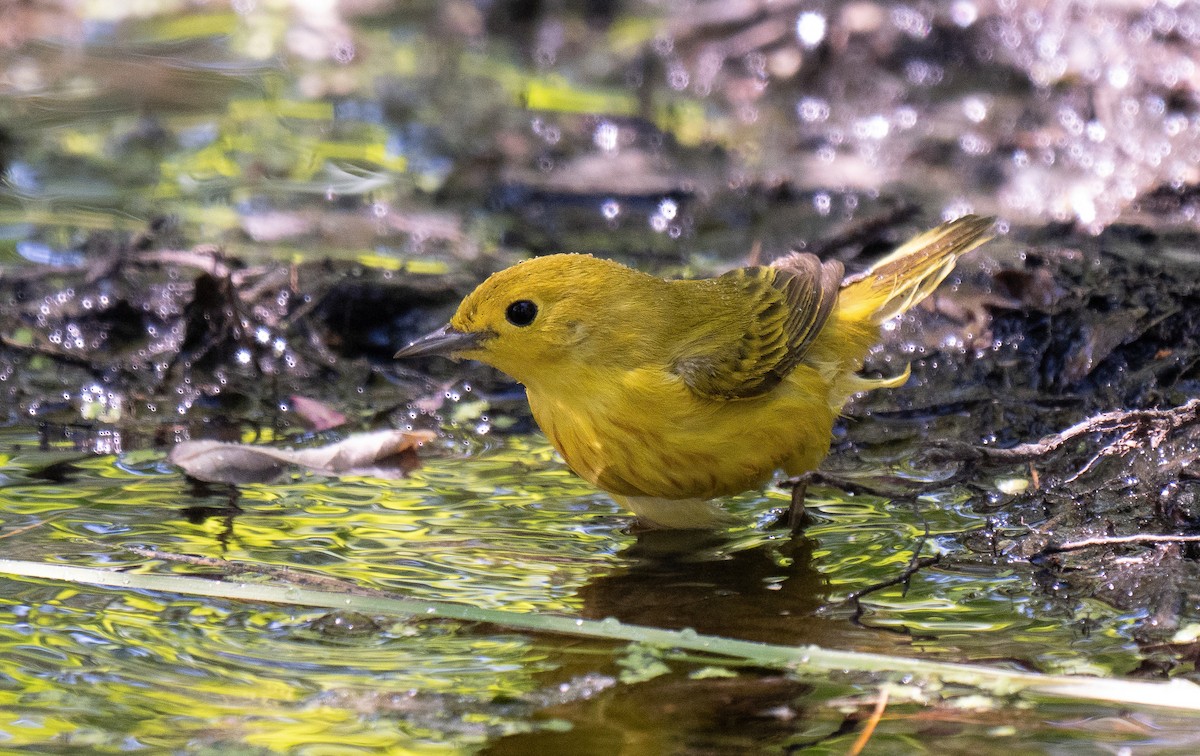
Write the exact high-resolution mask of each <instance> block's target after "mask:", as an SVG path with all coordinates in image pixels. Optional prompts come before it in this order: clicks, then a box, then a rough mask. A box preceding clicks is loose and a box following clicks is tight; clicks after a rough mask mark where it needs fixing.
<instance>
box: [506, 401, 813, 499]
mask: <svg viewBox="0 0 1200 756" xmlns="http://www.w3.org/2000/svg"><path fill="white" fill-rule="evenodd" d="M801 388H803V387H801ZM796 389H797V387H796V386H794V385H791V384H789V383H785V384H784V385H781V387H780V388H779V389H777V390H776V391H772V392H770V393H769V394H766V395H764V396H762V397H756V398H753V399H738V400H731V401H721V402H716V401H712V400H701V399H699V398H698V397H696V396H695V395H693V394H691V393H690V392H686V391H682V392H676V393H671V392H643V393H640V394H636V395H630V394H629V393H625V394H623V395H621V396H620V397H618V398H617V399H616V400H614V399H612V398H607V399H608V400H607V401H606V397H600V396H595V395H593V396H590V397H587V398H586V399H579V400H576V399H564V398H562V397H561V396H560V397H557V398H548V397H544V396H538V395H537V394H536V393H535V392H533V391H531V392H530V405H531V407H532V408H533V412H534V417H535V419H536V420H537V421H538V425H540V426H541V428H542V430H543V431H544V432H545V433H546V435H547V436H548V437H549V438H550V441H551V443H553V444H554V446H555V448H557V449H558V451H559V453H560V454H562V456H563V458H564V459H565V460H566V462H567V464H568V465H570V467H571V469H572V470H574V471H575V472H576V473H577V474H579V475H580V476H581V477H583V478H584V479H586V480H588V481H589V482H591V483H592V484H594V485H595V486H597V487H598V488H602V489H604V490H606V491H608V492H610V493H614V494H619V495H622V496H651V497H657V498H662V499H708V498H712V497H715V496H724V495H729V494H734V493H740V492H742V491H746V490H749V489H752V488H756V487H758V486H761V485H762V484H763V483H765V482H766V481H767V480H769V479H770V477H771V475H772V474H773V473H774V472H775V471H776V470H778V469H781V468H782V469H784V470H786V471H787V472H789V473H792V474H796V473H800V472H804V471H806V470H809V469H812V468H813V467H815V466H816V465H817V464H818V463H819V462H820V461H821V459H822V458H823V457H824V456H825V454H826V453H827V451H828V449H829V438H830V432H831V429H832V426H833V420H834V412H833V410H831V409H830V408H829V406H828V402H827V401H825V400H824V394H823V392H814V391H811V390H796Z"/></svg>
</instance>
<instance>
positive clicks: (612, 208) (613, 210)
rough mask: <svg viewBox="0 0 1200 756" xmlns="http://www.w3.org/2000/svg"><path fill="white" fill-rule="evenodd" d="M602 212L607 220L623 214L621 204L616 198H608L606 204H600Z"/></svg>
mask: <svg viewBox="0 0 1200 756" xmlns="http://www.w3.org/2000/svg"><path fill="white" fill-rule="evenodd" d="M600 214H601V215H603V216H604V218H605V219H606V220H613V219H614V218H616V217H617V216H618V215H620V214H621V205H620V203H619V202H617V201H616V200H611V199H610V200H606V201H605V202H604V204H603V205H601V206H600Z"/></svg>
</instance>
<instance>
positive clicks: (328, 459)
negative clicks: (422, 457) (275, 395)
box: [167, 430, 436, 483]
mask: <svg viewBox="0 0 1200 756" xmlns="http://www.w3.org/2000/svg"><path fill="white" fill-rule="evenodd" d="M434 438H436V434H435V433H433V432H431V431H401V430H381V431H374V432H372V433H356V434H353V435H351V436H349V437H347V438H345V439H343V440H341V441H339V442H337V443H335V444H329V445H328V446H320V447H316V448H311V449H279V448H275V447H272V446H254V445H251V444H237V443H225V442H222V441H184V442H182V443H179V444H176V445H175V448H173V449H172V450H171V453H170V454H169V455H168V456H167V460H168V461H169V462H171V463H172V464H174V465H177V466H178V467H179V468H180V469H182V470H183V471H184V472H185V473H186V474H187V475H190V476H191V477H193V478H197V479H199V480H204V481H208V482H210V483H265V482H268V481H271V480H274V479H275V478H277V477H278V476H279V475H280V474H282V473H283V472H284V471H285V470H286V469H287V468H288V467H289V466H298V467H303V468H306V469H308V470H310V471H312V472H315V473H318V474H321V475H334V476H349V475H364V476H371V477H377V478H401V477H404V476H405V475H407V474H408V473H409V472H412V471H413V470H415V469H416V468H417V467H418V466H419V465H420V462H419V461H418V459H417V447H419V446H420V445H421V444H423V443H425V442H427V441H432V440H433V439H434Z"/></svg>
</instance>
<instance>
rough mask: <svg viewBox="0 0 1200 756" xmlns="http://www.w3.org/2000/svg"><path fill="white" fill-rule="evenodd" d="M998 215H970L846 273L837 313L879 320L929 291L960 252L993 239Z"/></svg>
mask: <svg viewBox="0 0 1200 756" xmlns="http://www.w3.org/2000/svg"><path fill="white" fill-rule="evenodd" d="M994 220H995V219H994V218H982V217H980V216H978V215H966V216H963V217H962V218H959V219H958V220H953V221H950V222H948V223H943V224H942V225H940V226H938V227H937V228H934V229H931V230H929V231H926V232H925V233H923V234H920V235H918V236H916V237H914V238H912V239H911V240H909V241H908V242H906V243H904V244H902V245H901V246H900V247H899V248H898V249H897V250H896V251H895V252H892V253H891V254H890V255H888V256H887V257H885V258H883V259H882V260H880V261H879V262H877V263H875V265H873V266H872V267H871V269H870V270H868V271H867V272H866V273H862V274H860V275H858V276H854V277H852V278H848V279H846V280H845V281H844V282H843V283H842V291H841V294H840V295H839V297H838V315H839V317H841V318H845V319H847V320H852V321H855V320H857V321H866V322H870V323H873V324H874V325H880V324H881V323H884V322H885V321H888V320H891V319H892V318H894V317H896V316H897V315H899V314H900V313H902V312H905V311H906V310H908V309H909V308H910V307H913V306H915V305H916V304H917V303H918V302H920V301H921V300H922V299H924V298H925V297H927V296H929V294H930V293H932V292H933V290H934V289H936V288H937V286H938V284H940V283H941V282H942V280H943V279H945V278H946V276H948V275H950V271H952V270H954V264H955V263H956V262H957V261H958V258H959V257H961V256H963V255H965V254H966V253H968V252H970V251H971V250H973V249H975V248H976V247H978V246H979V245H980V244H983V243H984V242H986V241H987V240H989V239H991V238H992V237H991V235H990V234H989V233H988V231H989V230H990V229H991V227H992V223H993V222H994Z"/></svg>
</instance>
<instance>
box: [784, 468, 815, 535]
mask: <svg viewBox="0 0 1200 756" xmlns="http://www.w3.org/2000/svg"><path fill="white" fill-rule="evenodd" d="M811 480H812V473H811V472H807V473H804V474H803V475H801V476H800V477H798V478H796V480H795V482H794V483H792V503H791V505H790V506H788V512H787V526H788V530H790V531H791V532H792V535H796V534H797V533H799V532H800V531H802V530H804V528H806V527H807V526H808V525H809V523H810V522H812V518H811V517H809V516H808V512H807V511H806V510H805V509H804V498H805V496H806V495H807V494H808V484H809V481H811Z"/></svg>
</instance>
